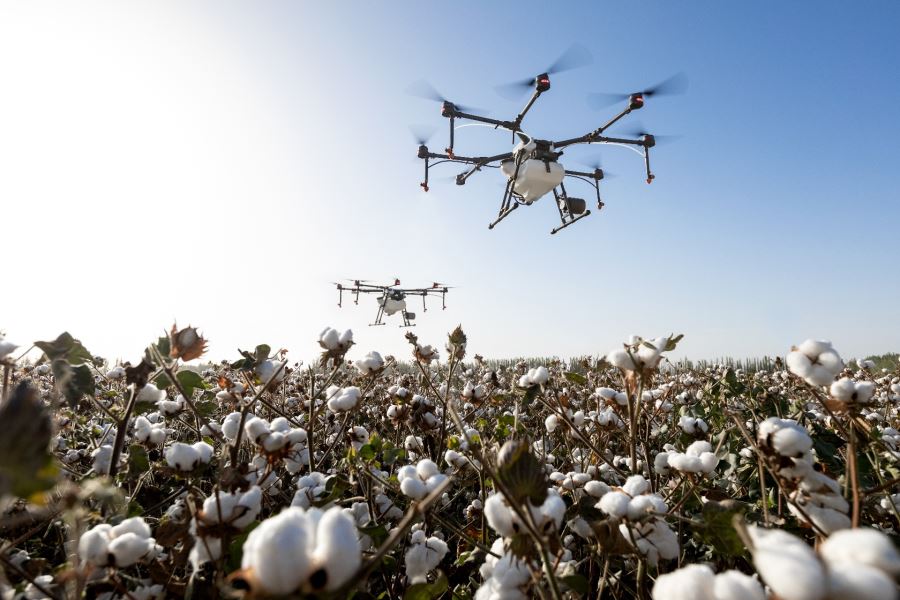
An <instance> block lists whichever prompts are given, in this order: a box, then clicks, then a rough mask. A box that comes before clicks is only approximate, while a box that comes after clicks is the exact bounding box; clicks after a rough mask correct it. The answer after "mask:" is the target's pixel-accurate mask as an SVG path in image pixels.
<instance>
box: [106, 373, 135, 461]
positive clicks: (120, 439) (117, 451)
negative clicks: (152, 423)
mask: <svg viewBox="0 0 900 600" xmlns="http://www.w3.org/2000/svg"><path fill="white" fill-rule="evenodd" d="M136 399H137V384H132V385H131V395H130V396H129V397H128V404H126V405H125V414H124V415H122V418H121V419H119V421H118V422H117V423H116V440H115V442H114V443H113V451H112V458H111V459H110V461H109V473H108V474H109V477H110V479H114V478H115V476H116V472H118V470H119V456H120V455H121V454H122V448H123V447H124V446H125V434H126V433H127V432H128V421H129V420H130V419H131V411H132V410H134V405H135V400H136Z"/></svg>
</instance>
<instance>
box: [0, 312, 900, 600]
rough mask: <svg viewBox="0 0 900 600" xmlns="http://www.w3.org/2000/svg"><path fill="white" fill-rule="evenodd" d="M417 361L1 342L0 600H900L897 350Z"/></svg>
mask: <svg viewBox="0 0 900 600" xmlns="http://www.w3.org/2000/svg"><path fill="white" fill-rule="evenodd" d="M398 335H399V334H398ZM407 339H408V341H409V343H410V346H409V355H408V356H404V357H396V358H394V357H382V356H381V355H380V354H378V353H377V352H368V353H366V352H364V350H361V348H362V349H365V348H366V343H365V340H354V337H353V334H352V333H351V332H349V331H345V332H339V331H335V330H332V329H326V330H325V331H323V332H322V335H321V336H320V339H319V340H318V346H319V348H320V350H321V358H320V360H319V362H318V364H316V365H309V366H307V365H300V364H297V363H293V362H292V361H291V360H290V358H289V357H288V356H286V355H285V353H284V352H276V351H273V349H272V348H269V347H268V346H266V345H260V346H258V347H257V348H255V349H254V350H252V351H246V352H243V354H242V355H238V356H234V357H230V358H229V360H227V361H222V362H221V363H215V364H211V363H207V366H205V367H203V368H201V369H198V368H196V367H194V366H192V365H196V364H198V362H199V361H198V359H199V360H201V361H205V360H207V359H208V357H207V356H205V355H204V344H205V342H204V340H203V339H202V337H200V336H199V334H198V333H197V331H196V330H194V329H192V328H187V329H183V330H180V331H178V330H176V329H175V328H174V327H173V329H172V333H171V334H170V335H169V336H168V337H162V338H160V339H159V340H158V341H157V342H156V343H153V344H151V345H150V346H148V347H147V348H146V350H145V351H144V353H143V360H142V361H141V362H140V363H138V362H137V361H135V364H128V365H112V364H107V363H105V362H104V361H103V360H102V359H100V358H99V357H95V356H93V355H92V354H91V353H90V352H89V351H88V350H87V349H85V348H84V347H83V346H82V345H81V344H80V342H78V341H77V340H75V339H74V338H72V337H71V336H68V335H67V334H64V335H62V336H60V337H59V338H58V339H56V340H53V341H49V342H43V343H39V344H38V346H39V348H40V350H41V351H43V353H44V355H43V356H42V357H41V358H40V360H38V361H37V363H34V362H28V363H26V362H24V361H19V362H16V361H15V360H14V359H15V357H16V356H18V353H17V350H16V348H15V347H14V346H13V344H12V343H11V341H6V340H2V339H0V364H2V365H3V366H2V369H3V374H4V380H3V394H4V400H3V404H2V406H0V424H2V426H3V434H2V436H0V503H2V504H0V510H2V513H0V565H2V567H3V572H5V573H6V575H5V580H3V581H2V582H0V597H2V598H4V599H6V598H13V597H20V596H22V595H24V597H27V598H44V597H51V598H77V597H82V596H84V597H88V598H141V599H146V598H166V597H173V598H174V597H182V596H187V597H192V598H219V597H233V596H237V595H242V594H249V595H252V596H254V597H265V596H290V597H307V596H308V597H320V598H329V597H333V598H343V597H349V596H350V595H351V594H353V597H355V598H460V599H463V598H478V599H485V600H486V599H489V598H490V599H498V600H499V599H511V598H533V597H541V598H555V599H558V598H574V597H589V598H595V597H600V596H603V597H608V598H623V599H624V598H648V597H651V596H652V597H653V598H655V599H657V600H664V599H669V598H672V599H688V598H710V599H713V598H715V599H721V600H725V599H740V600H743V599H748V600H750V599H761V598H765V597H766V595H767V594H768V595H769V597H772V598H776V597H777V598H782V599H784V600H794V599H796V600H806V599H810V600H816V599H825V598H831V599H837V598H866V599H868V598H873V599H875V598H891V597H895V596H896V585H895V583H894V577H895V576H896V575H897V573H898V572H900V555H898V553H897V551H896V550H895V544H896V543H897V539H898V538H897V526H898V522H900V513H898V505H900V494H897V493H895V492H897V491H898V482H900V469H898V457H900V454H898V448H897V444H898V443H900V433H898V431H897V425H898V405H900V366H898V363H897V360H896V356H886V357H882V358H881V359H879V363H880V364H876V363H875V362H874V361H868V360H864V361H863V360H861V361H853V362H852V363H849V366H848V365H847V364H845V363H844V361H843V360H842V359H841V357H840V356H839V352H838V350H837V349H834V348H832V347H831V345H830V344H829V343H827V342H816V341H811V340H808V341H806V342H803V343H800V344H798V346H797V347H796V348H794V349H793V350H790V349H773V353H779V352H783V353H785V354H786V358H785V359H781V358H778V359H770V360H768V361H760V362H758V363H747V364H744V365H739V366H727V365H718V366H716V365H702V366H696V365H693V366H692V365H690V364H688V363H686V362H683V363H680V364H671V363H669V362H668V361H667V360H666V353H667V352H670V351H672V350H673V349H674V348H675V346H676V345H677V343H678V341H679V340H680V336H667V337H660V338H655V339H646V340H642V339H640V338H635V339H632V340H629V341H628V342H626V343H623V345H622V346H621V347H620V348H617V349H613V351H611V352H610V353H609V354H607V355H606V356H605V357H604V358H602V359H583V360H576V361H572V362H570V363H564V362H562V361H554V360H548V361H546V363H545V364H532V365H531V366H529V365H528V364H526V362H524V361H522V362H514V361H490V360H485V359H483V358H482V357H480V356H478V355H477V354H476V350H477V349H475V348H468V347H467V341H466V335H465V333H464V332H463V330H462V329H459V328H458V329H456V330H454V331H453V332H451V333H450V334H448V336H447V338H446V339H445V340H419V339H417V338H416V337H415V336H414V335H412V334H408V335H407ZM356 341H358V342H360V346H357V345H356V344H355V343H354V342H356ZM798 342H799V340H798ZM315 343H316V342H315V340H313V341H311V344H315ZM429 344H430V345H429ZM21 350H24V348H19V349H18V351H21ZM139 352H140V349H136V352H135V355H136V356H140V354H139ZM537 362H540V361H537ZM751 365H755V366H756V367H757V368H755V369H750V368H740V367H741V366H744V367H748V366H751Z"/></svg>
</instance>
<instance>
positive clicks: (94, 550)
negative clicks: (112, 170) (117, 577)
mask: <svg viewBox="0 0 900 600" xmlns="http://www.w3.org/2000/svg"><path fill="white" fill-rule="evenodd" d="M111 529H112V526H111V525H108V524H106V523H101V524H100V525H97V526H96V527H93V528H92V529H89V530H87V531H85V532H84V533H83V534H81V538H79V540H78V556H79V557H81V559H82V560H84V561H86V562H90V563H92V564H94V565H97V566H98V567H102V566H103V565H105V564H106V562H107V560H108V558H109V550H108V548H109V542H110V539H109V531H110V530H111Z"/></svg>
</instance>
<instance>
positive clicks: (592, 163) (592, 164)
mask: <svg viewBox="0 0 900 600" xmlns="http://www.w3.org/2000/svg"><path fill="white" fill-rule="evenodd" d="M578 164H582V165H584V166H586V167H588V168H589V169H590V170H591V171H594V172H597V171H600V172H601V173H602V174H603V177H599V179H609V178H610V177H615V174H614V173H610V172H609V171H607V170H606V169H604V168H603V161H602V160H600V156H595V157H593V158H589V159H587V160H579V161H578Z"/></svg>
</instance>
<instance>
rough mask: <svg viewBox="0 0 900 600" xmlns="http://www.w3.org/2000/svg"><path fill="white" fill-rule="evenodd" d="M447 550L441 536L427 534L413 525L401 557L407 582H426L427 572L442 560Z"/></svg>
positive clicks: (432, 569) (413, 583)
mask: <svg viewBox="0 0 900 600" xmlns="http://www.w3.org/2000/svg"><path fill="white" fill-rule="evenodd" d="M448 550H449V548H448V547H447V542H445V541H444V540H443V539H442V538H440V537H437V536H435V535H432V536H429V535H428V534H427V533H425V530H424V529H421V528H416V527H415V526H414V529H413V532H412V534H411V535H410V539H409V546H408V547H407V550H406V554H405V555H404V558H403V562H404V564H405V566H406V577H407V579H408V581H409V583H410V584H412V585H415V584H417V583H426V582H427V581H428V574H429V573H431V572H432V571H434V570H435V569H436V568H437V566H438V565H439V564H440V563H441V561H442V560H444V557H445V556H447V552H448Z"/></svg>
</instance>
